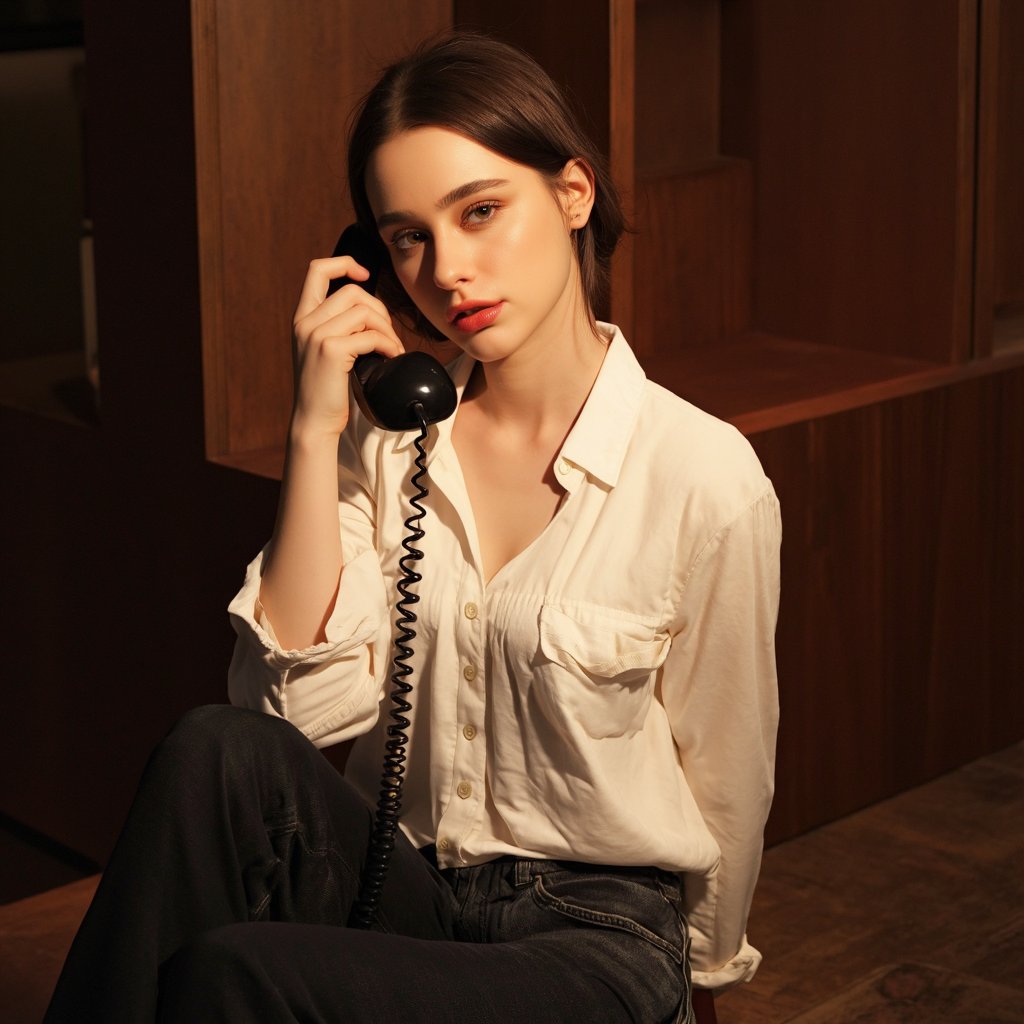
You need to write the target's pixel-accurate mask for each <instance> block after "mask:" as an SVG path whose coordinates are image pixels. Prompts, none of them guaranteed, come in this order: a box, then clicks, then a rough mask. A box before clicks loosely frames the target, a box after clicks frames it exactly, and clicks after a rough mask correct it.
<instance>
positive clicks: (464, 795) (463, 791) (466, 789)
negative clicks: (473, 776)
mask: <svg viewBox="0 0 1024 1024" xmlns="http://www.w3.org/2000/svg"><path fill="white" fill-rule="evenodd" d="M455 792H456V793H458V794H459V797H460V798H461V799H463V800H467V799H469V797H471V796H472V795H473V787H472V786H471V785H470V784H469V783H468V782H460V783H459V785H458V787H457V788H456V790H455Z"/></svg>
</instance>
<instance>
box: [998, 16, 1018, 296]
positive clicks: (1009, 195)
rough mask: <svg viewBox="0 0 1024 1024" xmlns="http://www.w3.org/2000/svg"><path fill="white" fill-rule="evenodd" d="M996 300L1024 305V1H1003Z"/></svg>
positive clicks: (1000, 19)
mask: <svg viewBox="0 0 1024 1024" xmlns="http://www.w3.org/2000/svg"><path fill="white" fill-rule="evenodd" d="M998 12H999V14H998V17H999V61H998V98H997V108H996V111H997V112H996V116H997V118H998V124H999V129H998V130H999V144H998V151H997V154H996V209H995V302H996V305H997V306H1013V305H1016V306H1018V307H1020V306H1024V186H1022V182H1024V62H1022V60H1021V57H1022V55H1024V3H1021V0H1000V2H999V4H998Z"/></svg>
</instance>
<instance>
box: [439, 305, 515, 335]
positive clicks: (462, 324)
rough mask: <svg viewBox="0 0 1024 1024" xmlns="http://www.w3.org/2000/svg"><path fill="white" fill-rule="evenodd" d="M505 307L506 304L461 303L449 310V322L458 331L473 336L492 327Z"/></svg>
mask: <svg viewBox="0 0 1024 1024" xmlns="http://www.w3.org/2000/svg"><path fill="white" fill-rule="evenodd" d="M504 305H505V303H504V302H489V301H484V302H478V301H470V302H460V303H459V305H457V306H452V307H451V308H450V309H449V310H448V322H449V323H450V324H451V325H452V326H453V327H455V328H456V330H459V331H464V332H465V333H467V334H473V333H475V332H476V331H481V330H483V329H484V328H485V327H490V326H491V324H493V323H494V321H495V320H497V319H498V317H499V315H500V314H501V311H502V309H503V308H504Z"/></svg>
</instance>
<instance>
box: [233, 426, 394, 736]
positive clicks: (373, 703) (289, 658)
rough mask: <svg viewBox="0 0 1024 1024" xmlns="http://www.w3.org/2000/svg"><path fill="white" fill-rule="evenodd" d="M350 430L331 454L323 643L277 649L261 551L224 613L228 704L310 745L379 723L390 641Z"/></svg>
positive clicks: (364, 485) (368, 502)
mask: <svg viewBox="0 0 1024 1024" xmlns="http://www.w3.org/2000/svg"><path fill="white" fill-rule="evenodd" d="M359 444H360V442H359V439H358V436H357V434H356V432H355V431H352V432H351V434H350V435H349V436H348V437H346V436H344V435H343V439H342V444H341V450H340V452H339V458H340V462H339V474H338V493H339V505H338V519H339V529H340V531H341V538H342V556H343V562H344V568H343V569H342V571H341V577H340V579H339V584H338V594H337V598H336V600H335V603H334V608H333V609H332V611H331V614H330V616H329V618H328V620H327V623H326V625H325V637H326V639H325V640H324V641H323V642H322V643H318V644H315V645H313V646H312V647H306V648H303V649H301V650H285V649H283V648H282V647H281V645H280V644H279V643H278V641H277V637H276V636H275V634H274V628H273V624H272V623H271V622H270V621H269V619H268V618H267V615H266V613H265V612H264V610H263V606H262V604H261V603H260V598H259V595H260V583H261V580H262V576H263V569H264V565H265V561H266V557H267V549H266V548H264V550H263V551H261V552H260V554H259V555H257V557H256V558H254V559H253V561H252V562H250V564H249V566H248V568H247V569H246V573H245V580H244V582H243V584H242V588H241V590H239V592H238V594H237V595H236V596H235V598H234V599H233V600H232V601H231V603H230V605H229V606H228V614H229V617H230V620H231V625H232V627H233V628H234V630H235V633H236V635H237V639H236V642H235V650H234V655H233V657H232V659H231V664H230V667H229V670H228V698H229V700H230V701H231V703H232V704H237V705H239V706H241V707H248V708H253V709H256V710H259V711H264V712H266V713H268V714H273V715H278V716H280V717H282V718H286V719H287V720H288V721H290V722H291V723H292V724H293V725H295V726H296V727H298V728H299V729H300V730H301V731H302V732H303V733H305V735H306V736H308V737H309V739H311V740H312V741H313V742H314V743H316V744H317V745H318V746H330V745H331V744H334V743H339V742H341V741H342V740H347V739H351V738H352V737H353V736H358V735H359V734H361V733H364V732H367V731H368V730H369V729H370V728H371V727H372V725H373V724H374V722H375V721H376V719H377V712H378V707H379V703H380V699H381V695H382V691H383V685H384V675H385V672H384V669H385V667H386V656H387V650H388V646H389V643H390V626H389V621H388V619H389V608H388V597H387V590H386V586H385V582H384V577H383V573H382V571H381V567H380V559H379V556H378V554H377V551H376V549H375V547H374V545H373V535H374V508H373V500H372V498H371V496H370V487H369V484H368V482H367V480H366V478H365V473H364V471H363V469H362V455H363V453H362V452H360V451H359V450H358V448H359Z"/></svg>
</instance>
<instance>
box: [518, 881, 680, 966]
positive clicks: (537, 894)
mask: <svg viewBox="0 0 1024 1024" xmlns="http://www.w3.org/2000/svg"><path fill="white" fill-rule="evenodd" d="M533 895H534V898H535V899H536V900H537V902H538V903H539V904H540V905H542V906H547V907H550V908H551V909H552V910H554V911H555V912H556V913H560V914H563V915H565V916H566V917H569V918H572V919H575V920H580V921H588V922H590V923H591V924H597V925H603V926H604V927H606V928H613V929H616V930H618V931H623V932H628V933H630V934H633V935H636V936H637V937H638V938H642V939H645V940H646V941H648V942H650V943H651V945H653V946H655V947H656V948H658V949H660V950H662V952H664V953H667V954H668V955H669V956H670V957H672V959H673V960H675V962H676V963H677V964H681V963H682V962H683V957H684V952H683V951H682V950H679V949H677V948H676V947H675V946H674V945H673V944H672V943H671V942H668V941H667V940H665V939H663V938H662V937H661V936H660V935H658V934H657V933H655V932H652V931H651V930H650V929H649V928H645V927H644V926H643V925H642V924H639V923H638V922H636V921H634V920H632V918H629V917H624V916H622V915H621V914H609V913H606V912H603V911H598V910H590V909H588V908H587V907H580V906H577V905H576V904H573V903H569V902H567V901H566V900H563V899H559V898H558V897H557V896H554V895H552V894H551V893H550V892H548V890H547V889H546V888H545V887H544V879H543V876H542V875H536V876H535V877H534V880H533Z"/></svg>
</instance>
